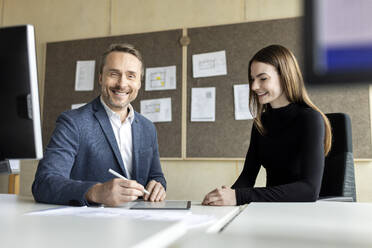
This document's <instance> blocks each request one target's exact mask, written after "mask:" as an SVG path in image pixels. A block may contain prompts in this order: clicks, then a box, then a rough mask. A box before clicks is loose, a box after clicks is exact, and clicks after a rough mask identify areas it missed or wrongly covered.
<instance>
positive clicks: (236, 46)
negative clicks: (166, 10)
mask: <svg viewBox="0 0 372 248" xmlns="http://www.w3.org/2000/svg"><path fill="white" fill-rule="evenodd" d="M302 21H303V20H302V19H301V18H289V19H281V20H271V21H260V22H250V23H240V24H231V25H221V26H213V27H202V28H192V29H189V30H188V36H189V37H190V41H191V42H190V45H189V46H188V57H187V61H188V65H189V66H188V72H187V83H188V84H187V94H188V112H187V118H188V120H187V157H203V158H204V157H217V158H219V157H224V158H242V157H245V155H246V152H247V150H248V146H249V140H250V132H251V128H252V124H253V121H252V120H235V119H234V99H233V85H234V84H243V83H244V84H247V83H248V63H249V60H250V58H251V57H252V56H253V55H254V54H255V53H256V52H257V51H258V50H260V49H261V48H263V47H265V46H268V45H271V44H280V45H283V46H285V47H287V48H289V49H290V50H291V51H292V52H293V53H294V54H295V56H296V57H297V59H298V61H299V64H300V67H303V66H302V65H303V54H304V53H303V48H304V46H303V42H302ZM220 50H225V51H226V61H227V75H224V76H214V77H206V78H193V73H192V67H191V64H192V55H193V54H200V53H208V52H213V51H220ZM193 87H216V121H215V122H191V121H190V105H191V88H193ZM308 92H309V95H310V97H311V99H312V100H313V102H314V103H315V104H316V105H317V106H318V107H319V108H320V109H321V110H322V111H323V112H325V113H331V112H344V113H347V114H349V115H350V117H351V120H352V128H353V147H354V157H356V158H370V157H372V154H371V153H372V152H371V151H372V149H371V135H370V134H371V128H370V126H371V125H370V114H369V111H370V110H369V88H368V85H364V86H357V87H356V86H352V87H350V86H345V85H343V86H338V87H332V88H329V87H317V88H315V87H312V88H308Z"/></svg>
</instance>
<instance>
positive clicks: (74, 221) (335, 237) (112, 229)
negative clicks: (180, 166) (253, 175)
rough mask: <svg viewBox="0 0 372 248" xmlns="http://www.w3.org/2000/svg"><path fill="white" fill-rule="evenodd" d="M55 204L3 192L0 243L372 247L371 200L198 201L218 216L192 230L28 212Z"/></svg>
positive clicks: (201, 210) (196, 207)
mask: <svg viewBox="0 0 372 248" xmlns="http://www.w3.org/2000/svg"><path fill="white" fill-rule="evenodd" d="M55 207H60V206H57V205H48V204H39V203H35V202H34V201H33V199H31V198H24V197H19V196H15V195H1V194H0V223H1V225H0V246H1V247H51V246H53V247H78V246H82V247H100V248H102V247H105V246H106V247H131V246H132V247H148V246H151V247H166V246H170V247H204V246H205V247H207V246H208V247H214V248H217V247H226V246H227V245H231V246H232V247H246V246H247V245H252V246H254V247H296V248H297V247H306V248H307V247H309V248H310V247H351V246H353V247H372V228H371V227H372V204H370V203H349V202H347V203H345V202H315V203H251V204H249V205H247V206H246V207H245V208H239V207H205V206H201V205H200V204H198V203H193V204H192V207H191V211H192V213H194V214H206V215H213V216H215V217H216V219H217V221H215V223H213V224H212V225H209V226H204V227H200V228H197V229H193V230H187V231H186V230H185V227H184V226H183V225H180V223H178V222H171V221H170V222H162V221H161V222H159V221H141V220H136V219H128V218H85V217H76V216H63V217H61V216H54V217H53V216H48V217H45V216H25V215H24V213H27V212H32V211H37V210H43V209H50V208H55ZM238 213H239V214H238ZM237 214H238V215H237ZM234 217H235V218H234ZM229 221H230V223H229V224H228V225H227V226H226V227H225V228H224V229H223V231H222V232H221V233H219V234H217V233H216V232H218V231H219V230H220V228H221V227H222V226H224V225H225V224H226V223H228V222H229ZM207 232H209V233H212V234H207Z"/></svg>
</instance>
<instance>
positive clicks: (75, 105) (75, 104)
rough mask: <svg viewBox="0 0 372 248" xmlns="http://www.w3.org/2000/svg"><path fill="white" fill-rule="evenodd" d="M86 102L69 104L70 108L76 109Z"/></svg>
mask: <svg viewBox="0 0 372 248" xmlns="http://www.w3.org/2000/svg"><path fill="white" fill-rule="evenodd" d="M85 104H86V103H74V104H71V109H78V108H80V107H83V106H84V105H85Z"/></svg>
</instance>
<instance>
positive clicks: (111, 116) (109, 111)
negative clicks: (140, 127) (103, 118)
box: [100, 96, 134, 124]
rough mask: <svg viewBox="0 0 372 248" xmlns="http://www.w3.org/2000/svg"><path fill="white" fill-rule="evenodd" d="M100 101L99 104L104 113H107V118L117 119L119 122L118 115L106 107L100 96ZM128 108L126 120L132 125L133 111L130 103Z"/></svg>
mask: <svg viewBox="0 0 372 248" xmlns="http://www.w3.org/2000/svg"><path fill="white" fill-rule="evenodd" d="M100 100H101V103H102V105H103V107H104V108H105V110H106V113H107V115H108V117H109V118H118V119H119V120H120V115H119V114H117V113H115V112H114V111H113V110H112V109H111V108H110V107H109V106H107V105H106V103H105V102H104V101H103V99H102V96H101V97H100ZM128 108H129V113H128V115H127V119H128V120H129V121H130V124H132V123H133V121H134V109H133V106H132V105H131V104H130V103H129V104H128Z"/></svg>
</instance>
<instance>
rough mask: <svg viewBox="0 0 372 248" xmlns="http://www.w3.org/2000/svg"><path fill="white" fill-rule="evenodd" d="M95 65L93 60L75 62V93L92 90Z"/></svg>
mask: <svg viewBox="0 0 372 248" xmlns="http://www.w3.org/2000/svg"><path fill="white" fill-rule="evenodd" d="M95 65H96V61H95V60H78V61H77V62H76V73H75V91H90V90H93V88H94V68H95Z"/></svg>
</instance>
